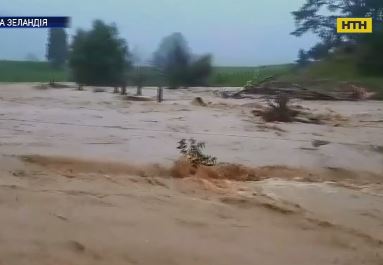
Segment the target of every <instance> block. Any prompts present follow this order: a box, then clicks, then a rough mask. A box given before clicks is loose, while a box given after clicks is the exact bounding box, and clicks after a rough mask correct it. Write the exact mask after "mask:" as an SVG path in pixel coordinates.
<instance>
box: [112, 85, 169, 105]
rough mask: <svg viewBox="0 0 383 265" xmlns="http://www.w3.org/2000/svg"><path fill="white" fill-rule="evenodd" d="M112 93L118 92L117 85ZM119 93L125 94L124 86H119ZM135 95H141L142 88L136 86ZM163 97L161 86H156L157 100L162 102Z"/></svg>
mask: <svg viewBox="0 0 383 265" xmlns="http://www.w3.org/2000/svg"><path fill="white" fill-rule="evenodd" d="M113 93H119V91H118V87H115V88H114V91H113ZM121 94H122V95H125V94H126V87H122V88H121ZM137 96H142V88H141V87H138V88H137ZM163 99H164V90H163V88H162V87H158V88H157V102H162V101H163Z"/></svg>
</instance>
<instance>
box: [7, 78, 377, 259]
mask: <svg viewBox="0 0 383 265" xmlns="http://www.w3.org/2000/svg"><path fill="white" fill-rule="evenodd" d="M34 86H35V84H0V156H1V160H0V176H1V177H0V227H1V229H0V264H1V265H3V264H4V265H13V264H15V265H16V264H17V265H23V264H28V265H29V264H32V265H33V264H36V265H37V264H39V265H44V264H55V265H59V264H63V265H64V264H65V265H67V264H76V265H78V264H143V265H149V264H158V265H161V264H164V265H165V264H166V265H171V264H182V265H185V264H193V265H194V264H219V265H221V264H222V265H225V264H227V265H232V264H241V265H246V264H265V265H267V264H270V265H274V264H275V265H276V264H294V265H295V264H296V265H298V264H310V265H311V264H347V265H353V264H376V265H379V264H383V103H382V102H378V101H360V102H328V101H327V102H320V101H312V102H307V101H294V102H293V103H292V104H294V105H296V106H299V107H300V108H303V109H305V110H308V111H310V112H312V113H315V114H317V115H321V117H323V124H320V125H319V124H303V123H290V124H283V123H267V124H266V123H264V122H263V121H261V120H260V118H259V117H255V116H254V115H253V114H252V110H253V109H254V108H256V107H257V106H260V105H262V104H263V105H265V100H264V99H262V98H258V99H222V98H219V97H218V96H216V95H217V93H215V91H217V90H218V91H219V90H224V89H228V88H214V89H212V88H193V89H182V90H165V91H164V98H165V101H164V102H162V103H156V102H155V101H131V100H127V99H126V98H125V97H123V96H121V95H116V94H113V93H112V89H111V90H106V91H105V92H98V93H95V92H93V88H87V89H86V90H85V91H76V90H75V89H73V88H63V89H38V88H35V87H34ZM100 91H101V90H100ZM128 91H129V93H131V94H134V92H135V89H133V88H130V89H128ZM143 94H144V96H147V97H155V95H156V90H155V89H154V88H144V89H143ZM196 97H200V98H201V99H202V100H203V102H204V103H206V104H196V102H197V101H195V100H194V101H193V99H194V98H196ZM197 103H198V102H197ZM191 137H193V138H195V139H197V140H199V141H203V142H205V143H206V149H205V152H206V153H208V154H210V155H213V156H215V157H217V159H218V161H219V162H223V163H220V164H218V165H217V166H214V167H200V168H199V169H198V170H197V171H195V170H194V171H195V172H194V174H191V173H190V172H191V170H190V168H191V166H190V165H189V164H188V163H187V162H184V161H182V160H179V159H180V155H179V152H178V150H177V149H176V147H177V142H178V141H179V140H180V139H182V138H186V139H188V138H191Z"/></svg>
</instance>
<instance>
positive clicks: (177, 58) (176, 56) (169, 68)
mask: <svg viewBox="0 0 383 265" xmlns="http://www.w3.org/2000/svg"><path fill="white" fill-rule="evenodd" d="M152 63H153V66H154V67H156V69H157V70H158V72H159V73H160V75H161V76H162V79H163V81H164V82H165V83H166V84H167V85H168V86H169V87H171V88H177V87H181V86H184V87H187V86H198V85H200V86H202V85H207V84H208V78H209V75H210V74H211V70H212V67H211V56H210V55H205V56H202V57H197V56H193V55H192V54H191V52H190V49H189V47H188V45H187V42H186V40H185V38H184V37H183V36H182V34H181V33H173V34H171V35H169V36H167V37H165V38H164V39H163V40H162V42H161V44H160V46H159V47H158V49H157V51H156V52H155V53H154V54H153V62H152Z"/></svg>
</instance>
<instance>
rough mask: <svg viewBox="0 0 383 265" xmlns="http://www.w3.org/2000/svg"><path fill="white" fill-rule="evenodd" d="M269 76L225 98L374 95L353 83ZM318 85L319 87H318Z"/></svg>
mask: <svg viewBox="0 0 383 265" xmlns="http://www.w3.org/2000/svg"><path fill="white" fill-rule="evenodd" d="M273 79H274V78H273V77H267V78H265V79H263V80H261V81H259V82H257V83H253V82H251V81H250V82H248V83H247V84H246V86H245V87H244V88H243V89H242V90H241V91H238V92H234V93H230V92H224V93H222V97H225V98H237V99H238V98H248V97H251V95H279V94H284V95H288V96H289V97H290V98H298V99H303V100H365V99H368V98H370V97H371V96H373V95H374V93H369V92H368V91H367V89H365V88H364V87H362V86H359V85H355V84H351V83H338V84H336V85H334V84H326V80H316V81H311V82H305V83H304V84H297V83H293V82H284V81H274V80H273ZM321 86H322V87H323V86H333V89H330V90H329V89H328V87H327V89H326V90H325V89H323V88H322V89H320V88H318V87H321ZM316 87H317V88H316Z"/></svg>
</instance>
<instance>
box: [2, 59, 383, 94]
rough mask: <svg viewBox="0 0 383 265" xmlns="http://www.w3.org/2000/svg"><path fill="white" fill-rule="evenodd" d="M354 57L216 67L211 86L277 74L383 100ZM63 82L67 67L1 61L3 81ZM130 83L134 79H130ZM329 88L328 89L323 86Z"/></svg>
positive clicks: (151, 81)
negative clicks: (355, 89) (299, 64)
mask: <svg viewBox="0 0 383 265" xmlns="http://www.w3.org/2000/svg"><path fill="white" fill-rule="evenodd" d="M355 65H356V64H355V62H354V61H353V59H352V58H351V57H347V56H339V55H338V56H333V57H332V58H328V59H326V60H323V61H321V62H316V63H312V64H311V65H309V66H308V67H305V68H304V69H297V68H296V67H295V66H294V65H293V64H283V65H271V66H259V67H214V69H213V74H212V76H211V78H210V80H209V84H210V85H211V86H227V87H230V86H235V87H242V86H244V85H245V84H246V82H247V81H249V80H257V79H263V78H265V77H268V76H275V77H277V79H279V80H283V81H291V82H296V83H299V82H305V81H308V80H318V79H326V80H327V81H328V82H326V85H327V86H329V84H330V86H331V83H332V82H333V83H334V84H335V83H337V82H342V81H347V82H354V83H357V84H361V85H363V86H365V87H367V88H368V89H370V90H374V91H377V92H378V94H379V98H382V99H383V77H369V76H363V75H361V74H360V73H359V72H358V70H357V68H356V66H355ZM142 71H143V72H144V75H145V76H146V81H145V85H150V86H155V85H158V84H159V82H160V80H161V77H160V76H159V74H158V72H156V71H155V69H154V68H152V67H143V68H142ZM51 80H53V81H56V82H63V81H70V77H69V74H68V71H67V70H54V69H52V68H51V67H50V66H49V64H48V63H47V62H30V61H0V82H49V81H51ZM130 85H132V84H131V82H130ZM324 89H326V88H324Z"/></svg>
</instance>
